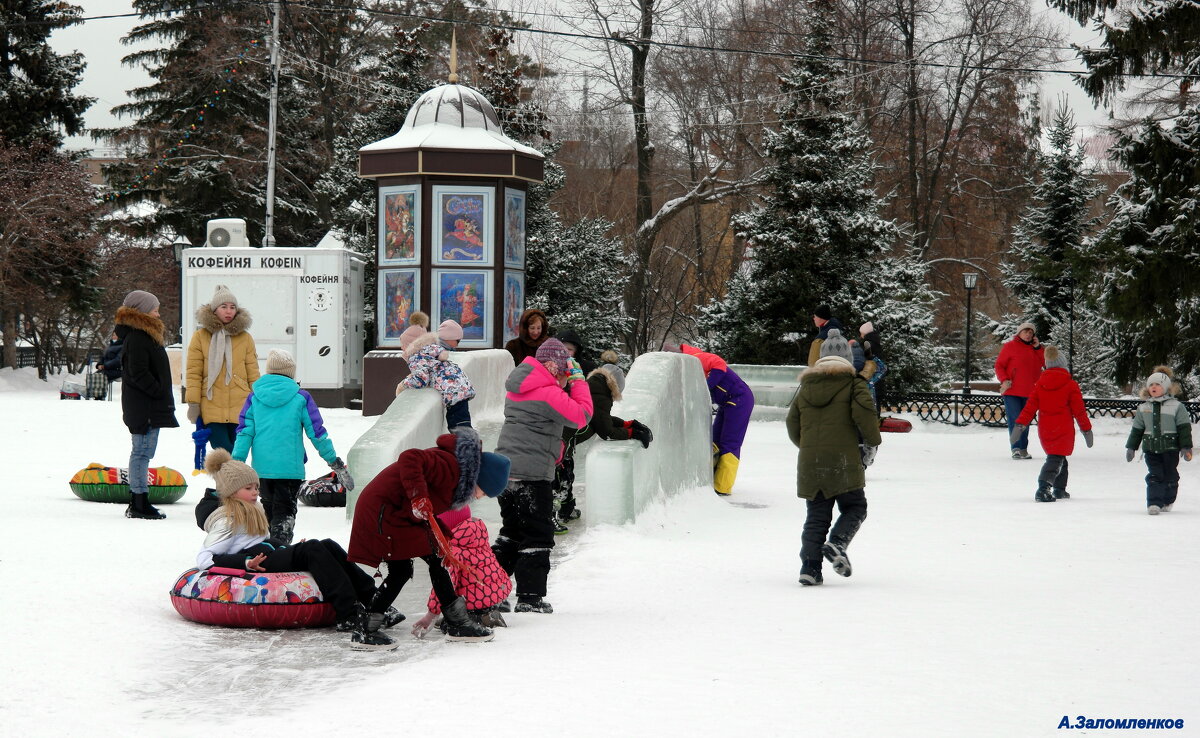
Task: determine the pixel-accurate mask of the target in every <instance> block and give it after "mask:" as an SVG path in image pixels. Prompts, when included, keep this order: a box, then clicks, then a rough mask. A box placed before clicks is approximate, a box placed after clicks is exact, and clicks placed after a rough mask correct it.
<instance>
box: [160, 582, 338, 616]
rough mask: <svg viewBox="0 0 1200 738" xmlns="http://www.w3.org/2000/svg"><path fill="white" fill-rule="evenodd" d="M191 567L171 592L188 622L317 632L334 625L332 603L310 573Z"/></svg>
mask: <svg viewBox="0 0 1200 738" xmlns="http://www.w3.org/2000/svg"><path fill="white" fill-rule="evenodd" d="M239 572H240V570H235V569H221V568H215V569H211V570H210V569H204V570H200V569H188V570H187V571H185V572H184V573H183V574H181V575H179V579H178V580H176V582H175V586H174V587H172V588H171V604H172V605H174V606H175V610H176V612H178V613H179V614H180V615H182V616H183V617H184V618H186V619H188V620H191V621H193V622H197V623H205V624H207V625H221V626H225V627H228V628H315V627H320V626H325V625H333V622H334V620H335V617H334V612H333V605H330V604H329V603H327V602H325V601H324V599H323V598H322V597H321V589H320V587H318V586H317V583H316V582H315V581H314V580H313V578H312V575H311V574H309V573H308V572H305V571H289V572H276V573H266V572H244V573H239Z"/></svg>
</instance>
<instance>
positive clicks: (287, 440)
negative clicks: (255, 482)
mask: <svg viewBox="0 0 1200 738" xmlns="http://www.w3.org/2000/svg"><path fill="white" fill-rule="evenodd" d="M295 376H296V361H295V360H294V359H293V358H292V355H291V354H289V353H288V352H287V351H280V350H276V349H272V350H271V353H270V354H268V355H267V373H266V374H265V375H263V376H262V377H260V378H259V380H258V381H257V382H255V383H254V390H253V391H252V392H251V393H250V396H249V397H247V398H246V404H245V405H243V406H242V412H241V416H240V417H239V418H238V426H237V440H236V441H235V443H234V445H233V458H234V460H235V461H245V460H246V457H247V456H249V457H251V458H250V465H251V466H252V467H254V471H256V472H258V476H259V483H260V491H259V493H260V497H261V499H262V503H263V508H264V509H265V510H266V513H267V521H268V523H269V525H270V529H271V540H272V541H274V542H276V543H280V544H284V545H286V544H289V543H291V542H292V530H293V529H294V528H295V526H296V500H297V498H298V497H299V494H300V484H301V483H302V482H303V481H304V462H305V459H306V456H305V453H304V438H303V436H301V431H303V433H304V434H305V435H307V436H308V439H309V441H311V442H312V445H313V448H315V449H316V450H317V453H318V454H320V455H321V458H322V459H324V460H325V461H326V462H327V463H328V464H329V467H330V468H331V469H333V471H334V472H335V473H336V474H337V476H338V481H339V482H340V483H341V484H342V486H344V487H345V488H346V489H347V490H352V489H354V480H353V479H352V478H351V477H350V472H349V471H348V470H347V469H346V465H345V464H344V463H342V460H341V459H339V458H338V455H337V453H336V452H335V451H334V450H333V441H331V440H330V439H329V433H328V432H327V431H326V430H325V421H324V420H323V419H322V418H321V411H320V410H318V409H317V403H316V402H314V401H313V398H312V396H311V395H309V394H308V393H307V392H305V391H304V390H302V389H300V385H299V384H297V383H296V380H295Z"/></svg>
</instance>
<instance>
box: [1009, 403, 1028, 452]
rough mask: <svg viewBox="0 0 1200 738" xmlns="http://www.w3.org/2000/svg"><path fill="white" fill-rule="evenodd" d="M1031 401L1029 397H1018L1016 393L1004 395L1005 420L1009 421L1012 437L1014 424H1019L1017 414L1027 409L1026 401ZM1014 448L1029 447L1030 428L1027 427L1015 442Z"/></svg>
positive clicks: (1010, 435)
mask: <svg viewBox="0 0 1200 738" xmlns="http://www.w3.org/2000/svg"><path fill="white" fill-rule="evenodd" d="M1028 401H1029V398H1028V397H1017V396H1016V395H1005V396H1004V420H1005V421H1007V422H1008V435H1009V437H1010V438H1011V437H1012V432H1013V426H1014V425H1016V424H1017V416H1019V415H1020V414H1021V411H1022V410H1024V409H1025V403H1026V402H1028ZM1012 447H1013V448H1014V449H1016V448H1019V449H1022V450H1024V449H1027V448H1029V428H1028V427H1026V428H1025V432H1024V433H1022V434H1021V438H1020V439H1019V440H1018V441H1017V442H1016V443H1014V444H1012Z"/></svg>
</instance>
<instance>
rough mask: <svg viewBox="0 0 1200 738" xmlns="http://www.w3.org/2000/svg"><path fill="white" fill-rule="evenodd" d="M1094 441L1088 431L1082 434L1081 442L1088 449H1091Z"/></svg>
mask: <svg viewBox="0 0 1200 738" xmlns="http://www.w3.org/2000/svg"><path fill="white" fill-rule="evenodd" d="M1095 440H1096V439H1095V438H1094V437H1093V436H1092V432H1091V431H1090V430H1085V431H1084V432H1083V442H1084V443H1086V444H1087V447H1088V448H1091V447H1092V442H1093V441H1095Z"/></svg>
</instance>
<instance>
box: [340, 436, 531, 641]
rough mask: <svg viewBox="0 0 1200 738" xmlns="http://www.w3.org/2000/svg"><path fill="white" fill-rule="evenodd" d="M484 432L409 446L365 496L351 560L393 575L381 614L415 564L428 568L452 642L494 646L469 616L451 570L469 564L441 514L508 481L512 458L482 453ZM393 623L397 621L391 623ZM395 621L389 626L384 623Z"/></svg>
mask: <svg viewBox="0 0 1200 738" xmlns="http://www.w3.org/2000/svg"><path fill="white" fill-rule="evenodd" d="M482 449H483V446H482V443H481V442H480V440H479V434H478V433H476V432H475V430H474V429H473V428H470V427H468V426H459V427H457V428H455V429H454V432H453V433H447V434H445V435H442V436H439V437H438V439H437V447H436V448H428V449H415V448H414V449H409V450H407V451H405V452H403V453H402V454H400V458H399V459H398V460H397V461H396V462H395V463H393V464H391V465H390V466H388V467H386V468H385V469H384V470H383V471H381V472H379V475H378V476H376V477H375V479H373V480H371V483H370V484H368V485H367V486H366V488H365V489H364V490H363V491H362V493H361V494H360V495H359V496H358V501H357V502H356V503H355V506H354V522H353V524H352V527H351V530H350V550H349V552H348V554H347V556H346V558H347V559H348V560H350V561H353V562H354V563H356V564H364V565H366V566H374V567H378V566H379V565H380V563H382V562H384V561H386V562H388V573H387V577H386V578H385V579H384V581H383V584H382V585H381V586H380V587H379V593H378V594H377V595H376V596H375V600H374V601H373V602H372V603H371V608H370V609H371V612H373V613H379V614H382V613H384V612H386V611H387V609H388V607H390V606H391V604H392V603H393V602H395V600H396V597H397V596H398V595H399V594H400V590H401V589H403V588H404V585H405V584H406V583H407V582H408V580H409V579H412V575H413V565H412V559H415V558H421V559H424V560H425V563H426V564H428V566H429V579H430V581H431V582H432V583H433V590H434V592H436V593H437V595H438V599H440V600H441V601H442V602H443V603H448V604H443V607H442V612H443V615H444V617H445V619H446V632H447V640H454V641H462V640H470V641H487V640H491V639H492V632H491V630H489V629H488V628H485V627H483V626H482V625H479V624H478V623H475V622H474V621H473V620H471V619H470V618H469V617H468V616H467V608H466V603H465V602H464V601H463V599H462V598H461V597H459V596H458V595H456V594H455V592H454V584H453V582H452V581H451V579H450V574H449V572H448V571H447V570H446V567H447V566H457V567H462V566H464V564H463V563H462V562H460V561H458V560H457V559H456V558H454V557H453V555H452V554H451V553H450V547H449V545H448V544H447V543H446V539H447V537H448V536H449V535H450V531H448V530H445V529H444V527H443V526H442V525H441V524H440V523H439V522H438V520H437V515H439V514H440V513H443V512H446V511H447V510H455V509H458V508H461V507H462V506H463V505H465V504H467V503H468V502H469V501H471V500H472V499H477V498H480V497H483V496H484V495H485V494H486V495H487V496H489V497H496V496H498V495H499V494H500V493H501V492H503V491H504V488H505V486H506V485H507V484H508V468H509V462H508V458H507V457H505V456H502V455H500V454H493V453H483V450H482ZM391 624H394V623H391ZM386 625H388V623H385V626H386Z"/></svg>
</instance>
